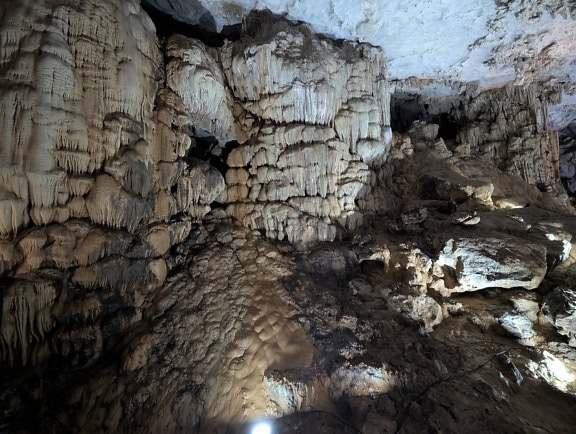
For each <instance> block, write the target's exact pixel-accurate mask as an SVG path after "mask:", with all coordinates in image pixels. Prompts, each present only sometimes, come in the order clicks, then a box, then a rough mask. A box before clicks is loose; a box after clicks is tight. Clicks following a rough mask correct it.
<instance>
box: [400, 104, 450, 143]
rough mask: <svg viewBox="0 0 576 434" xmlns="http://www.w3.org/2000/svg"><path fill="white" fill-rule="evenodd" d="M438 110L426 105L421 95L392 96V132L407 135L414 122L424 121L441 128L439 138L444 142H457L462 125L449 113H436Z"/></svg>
mask: <svg viewBox="0 0 576 434" xmlns="http://www.w3.org/2000/svg"><path fill="white" fill-rule="evenodd" d="M436 110H437V108H435V107H433V106H432V105H431V104H429V103H425V102H424V101H423V99H422V97H421V96H420V95H412V94H403V93H398V94H392V95H391V98H390V122H391V126H392V130H393V131H396V132H398V133H402V134H405V133H406V132H408V130H409V129H410V127H411V126H412V123H413V122H414V121H424V122H428V123H432V124H437V125H438V126H439V129H438V136H439V137H442V138H443V139H444V140H456V138H457V137H458V131H459V129H460V124H459V122H458V120H457V119H456V118H455V117H454V116H453V115H452V114H451V113H449V112H436Z"/></svg>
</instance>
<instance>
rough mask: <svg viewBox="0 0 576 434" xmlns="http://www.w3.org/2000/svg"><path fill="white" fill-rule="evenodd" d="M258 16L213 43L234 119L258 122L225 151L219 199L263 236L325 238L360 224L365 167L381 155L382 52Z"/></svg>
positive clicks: (385, 113)
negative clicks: (240, 33)
mask: <svg viewBox="0 0 576 434" xmlns="http://www.w3.org/2000/svg"><path fill="white" fill-rule="evenodd" d="M250 20H253V21H254V24H253V25H252V24H251V21H250ZM257 20H262V22H268V21H267V20H270V18H267V17H266V16H265V15H263V16H257V17H252V18H250V19H249V22H248V23H247V30H246V32H245V35H244V38H243V39H242V40H241V41H239V42H229V43H227V44H226V45H225V46H224V47H223V49H222V54H221V57H222V64H223V67H224V72H225V74H226V78H227V82H228V83H229V84H230V87H231V90H232V93H233V95H234V97H235V98H237V100H238V101H239V103H240V105H241V106H242V107H243V109H244V111H245V113H246V114H244V115H241V116H244V119H245V120H242V117H241V118H240V119H239V121H240V122H244V123H246V122H248V123H247V124H246V125H250V123H251V121H250V119H252V118H254V117H255V118H257V119H260V120H261V121H260V123H259V124H257V125H254V126H253V127H252V129H251V130H250V132H249V133H248V134H249V135H250V136H251V137H252V139H251V140H250V141H249V142H247V143H246V144H245V145H243V146H240V147H238V148H235V149H234V150H233V151H232V152H231V153H230V155H229V157H228V165H229V166H230V167H231V169H230V170H229V171H228V173H227V175H226V178H227V180H228V181H229V184H228V185H227V189H226V193H225V194H224V195H223V196H222V198H221V200H222V201H224V202H226V203H228V207H227V212H228V214H229V215H232V216H234V217H235V218H236V219H238V220H239V221H241V222H242V223H243V224H245V225H247V226H249V227H251V228H254V229H263V230H265V231H266V233H267V235H268V236H270V237H272V238H277V239H285V238H286V239H288V240H289V241H292V242H305V243H307V242H314V241H326V240H333V239H334V238H335V236H336V233H337V231H336V229H337V227H344V228H346V229H348V230H353V229H355V228H356V227H357V226H358V225H359V224H360V222H361V221H362V210H361V209H360V206H359V202H360V201H361V200H362V199H364V198H365V197H366V196H367V194H368V191H369V190H370V189H371V187H372V183H373V181H372V179H373V178H374V172H373V171H372V170H371V169H370V167H371V166H373V165H376V164H378V163H382V162H383V161H384V160H385V159H386V156H387V154H388V150H389V143H390V141H391V138H392V137H391V131H390V127H389V125H390V120H389V95H390V94H389V86H388V82H387V79H386V68H385V59H384V55H383V52H382V51H381V50H378V49H376V48H374V47H370V46H368V45H363V44H356V43H350V42H345V43H344V45H343V46H342V47H338V46H336V45H335V44H333V43H331V42H329V41H327V40H322V39H320V38H318V37H317V36H315V35H312V34H311V33H310V31H309V29H308V28H307V27H305V26H303V25H298V26H295V25H291V24H289V23H287V22H285V21H279V22H272V21H270V22H269V25H262V22H258V21H257ZM372 206H374V205H372ZM316 227H317V228H318V229H315V228H316Z"/></svg>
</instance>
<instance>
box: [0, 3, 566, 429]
mask: <svg viewBox="0 0 576 434" xmlns="http://www.w3.org/2000/svg"><path fill="white" fill-rule="evenodd" d="M360 3H361V4H362V5H366V4H367V3H366V2H364V3H362V2H360ZM172 4H173V5H178V4H179V3H177V2H172ZM218 4H219V3H218V2H214V3H213V5H216V6H217V5H218ZM298 4H300V3H298ZM194 5H195V13H197V14H199V15H200V16H201V18H200V20H201V21H202V22H203V23H205V24H206V23H208V22H209V21H210V16H209V14H207V13H205V12H206V11H205V10H202V6H201V3H195V4H194ZM320 5H321V4H320ZM341 5H342V4H341V3H338V2H336V3H334V10H336V9H338V8H340V7H341ZM446 5H447V3H442V2H441V3H440V4H438V5H436V6H435V7H436V8H437V9H435V11H436V10H440V11H443V13H444V14H446V13H448V12H449V11H450V9H449V8H448V9H446V8H445V7H444V6H446ZM216 6H215V7H216ZM524 6H525V7H524V9H522V13H521V14H520V15H519V18H518V19H519V20H520V21H522V22H524V21H526V20H528V21H529V20H530V19H532V18H530V17H531V16H532V15H534V14H537V12H538V11H537V10H536V9H537V8H535V7H533V6H530V5H524ZM545 6H546V5H545V4H542V7H545ZM176 7H178V6H176ZM383 7H389V5H386V6H383ZM412 7H413V5H412V4H410V5H408V6H407V8H408V9H410V8H412ZM427 7H428V6H427ZM429 7H430V8H433V7H434V6H429ZM458 7H462V6H461V5H460V6H458ZM467 7H469V6H467ZM519 7H520V6H519V3H518V2H508V3H507V5H501V6H499V10H500V12H502V13H501V14H500V15H498V17H499V19H501V18H502V19H505V18H506V17H507V16H508V15H507V14H508V13H514V12H506V11H514V10H516V11H518V10H519ZM296 9H297V8H296ZM357 9H358V10H356V9H355V10H354V12H356V13H358V14H364V13H367V12H366V11H361V10H360V9H361V8H357ZM472 9H474V7H472ZM227 10H228V12H229V13H234V14H239V15H241V14H242V10H239V9H238V8H235V7H234V5H228V8H227ZM459 10H461V9H455V10H452V12H453V13H456V12H457V11H459ZM183 11H184V9H182V10H181V12H183ZM347 11H348V12H350V8H349V6H348V8H347ZM483 11H484V9H478V10H477V11H476V12H479V13H481V14H482V13H484V12H483ZM429 12H433V11H432V9H430V10H429ZM500 12H499V13H500ZM548 12H549V13H550V16H548V15H546V16H540V17H536V16H535V18H533V20H534V26H535V28H541V26H544V25H549V24H558V23H559V22H560V21H561V20H560V19H559V18H558V16H557V15H555V14H556V12H557V7H548ZM331 13H333V12H331ZM552 15H554V17H552ZM326 16H330V14H327V15H326ZM348 16H349V15H346V17H348ZM378 16H381V15H378ZM382 16H384V15H382ZM443 18H446V19H447V16H444V15H443ZM346 19H349V18H346ZM411 20H412V21H414V22H415V23H417V22H419V21H418V20H415V19H414V17H413V16H412V17H411ZM424 21H426V20H424ZM432 21H433V20H432ZM426 22H427V23H428V21H426ZM479 22H481V20H479ZM0 23H1V26H0V32H1V33H0V35H1V37H0V43H1V44H2V51H1V53H2V54H1V56H3V57H2V59H1V63H0V77H1V79H0V97H1V98H0V106H1V108H2V110H1V111H0V113H2V114H1V115H0V126H1V127H2V133H1V134H2V141H1V142H0V157H2V158H1V159H0V169H1V170H0V178H1V179H2V182H1V188H0V189H1V192H0V207H1V212H0V294H2V298H1V304H2V308H1V310H0V368H1V369H0V431H2V432H3V431H8V432H50V433H56V432H58V433H61V432H66V431H71V432H206V433H225V432H245V431H247V430H248V429H250V428H251V426H252V423H253V422H254V421H256V420H257V419H260V418H262V417H268V418H270V419H273V420H274V424H275V428H277V432H279V433H280V432H290V430H293V428H294V427H298V429H300V430H301V431H302V432H319V433H320V432H330V433H337V432H351V431H352V432H358V430H361V429H364V430H365V431H367V432H382V431H387V430H388V431H393V432H407V433H410V432H425V431H429V430H437V431H440V430H442V431H450V432H462V431H463V430H470V431H473V432H518V431H520V432H532V431H535V430H541V429H546V430H548V431H550V432H569V431H570V430H572V429H573V426H574V425H575V424H576V421H575V420H574V415H575V414H576V412H575V411H574V408H576V402H575V400H574V396H573V394H574V392H575V390H576V389H575V383H574V381H575V380H576V351H574V348H573V347H572V346H570V345H568V344H566V342H565V341H566V339H568V341H569V343H570V344H572V343H573V342H572V340H573V337H574V336H573V316H574V315H573V310H574V309H573V306H572V304H573V303H572V302H573V300H572V298H573V297H572V295H571V293H570V291H571V290H567V289H565V290H562V291H561V294H559V291H558V290H554V291H550V289H551V288H555V287H557V286H558V282H562V283H563V285H562V286H561V287H566V288H570V287H572V286H573V284H574V283H576V272H575V271H574V270H575V267H574V265H575V264H576V251H575V249H573V248H572V247H573V242H572V240H573V238H574V235H576V219H575V218H574V217H573V216H570V215H567V214H570V213H573V212H574V211H573V209H571V208H570V207H569V204H568V202H567V201H566V200H565V197H562V195H561V194H559V192H558V191H557V190H555V186H556V185H557V181H558V180H557V163H556V162H557V160H558V158H557V155H558V154H557V147H556V146H557V142H556V138H555V136H554V135H553V134H550V133H549V132H548V131H547V130H546V125H545V118H546V113H545V112H546V108H545V104H546V102H547V101H550V100H551V99H550V98H552V99H553V97H554V95H551V96H550V98H549V95H546V92H547V91H542V90H541V89H540V88H538V87H537V86H535V85H529V83H528V82H529V81H531V80H532V79H533V78H535V77H537V76H539V74H540V72H541V71H542V70H541V69H538V68H536V69H535V70H532V69H530V64H532V63H534V62H535V61H536V62H537V61H538V59H536V60H535V59H533V58H530V59H529V61H526V62H525V64H524V66H526V68H524V67H523V66H522V67H521V68H519V64H516V63H515V64H514V67H516V68H517V69H516V72H517V74H518V77H517V84H519V83H522V86H523V87H517V88H513V87H510V86H509V87H505V88H502V89H496V90H491V91H487V92H484V93H482V92H481V91H480V88H476V90H473V91H472V90H470V89H471V87H472V88H473V87H474V86H471V87H466V88H465V89H464V90H463V91H462V93H461V94H460V96H459V97H458V98H459V99H458V101H459V102H462V106H460V104H458V105H457V106H454V108H453V109H446V110H445V111H444V112H443V113H449V112H451V113H452V114H453V115H454V116H456V118H457V120H458V122H459V123H456V124H455V125H453V126H454V128H455V129H456V131H453V134H452V135H450V134H447V133H446V129H445V127H446V124H443V123H442V122H443V121H442V118H439V120H440V121H442V122H440V123H438V124H436V123H434V122H432V123H431V122H426V119H420V122H415V123H413V122H412V121H413V120H414V119H410V122H409V123H407V128H406V130H405V133H395V134H394V135H392V134H391V130H390V107H389V101H388V100H389V94H390V83H389V80H388V77H387V74H388V70H387V64H386V62H387V61H385V59H384V52H383V51H382V50H381V49H380V48H378V47H374V46H370V45H367V44H360V43H357V42H350V41H332V40H327V39H325V38H321V37H319V36H317V35H314V34H313V33H312V32H311V31H310V29H309V28H308V27H307V26H305V25H301V24H294V23H289V22H287V21H286V20H281V19H277V18H273V17H271V16H270V15H269V14H256V15H251V16H250V17H249V18H248V19H247V20H246V21H245V22H244V26H243V27H244V28H243V30H242V31H241V32H240V33H239V34H238V37H239V39H237V40H234V41H227V42H225V43H224V45H223V47H220V48H218V47H208V46H207V45H206V44H204V43H202V42H200V41H198V40H194V39H190V38H187V37H184V36H172V37H167V38H161V39H160V40H158V39H156V36H155V35H154V28H153V25H152V23H151V21H150V19H149V18H148V17H147V16H146V14H145V13H144V12H143V11H142V10H141V9H140V6H139V4H138V3H137V2H119V1H116V0H107V1H105V2H100V3H98V4H96V3H90V2H88V3H86V2H83V3H82V4H81V5H80V4H78V5H76V4H72V3H70V4H68V3H66V4H61V2H56V1H52V0H46V1H45V2H44V3H41V4H32V3H31V2H24V3H22V2H20V3H19V4H18V5H17V6H13V5H9V6H7V5H5V4H2V5H0ZM500 24H502V23H500ZM366 25H369V22H367V23H366ZM406 28H407V29H408V28H409V27H406ZM439 29H440V28H439ZM493 30H495V33H496V36H495V37H496V38H498V37H499V36H498V35H501V34H500V33H498V32H503V31H504V30H503V28H500V29H498V28H494V29H493ZM570 31H571V29H567V31H566V34H567V35H568V36H569V33H570ZM510 32H511V33H514V30H513V29H512V30H510ZM471 33H473V32H471ZM547 35H548V34H542V38H541V39H542V40H540V39H538V38H536V39H537V40H532V39H531V42H534V44H533V45H534V46H535V47H536V48H537V49H539V48H538V47H539V44H540V43H543V42H546V41H547V39H546V38H548V36H547ZM419 36H420V35H418V37H419ZM468 36H469V35H466V37H468ZM407 39H408V38H403V39H402V40H403V41H404V40H407ZM415 40H417V37H415ZM560 40H563V39H562V38H559V39H558V41H560ZM160 41H161V42H160ZM412 42H413V41H412ZM492 42H494V41H492ZM492 42H489V44H490V43H492ZM500 42H502V41H501V40H500ZM521 42H522V40H521V39H519V40H518V41H517V43H516V42H513V46H511V47H509V48H510V50H509V51H508V52H507V51H499V50H496V51H494V52H493V53H492V54H493V55H495V56H496V55H498V56H501V59H500V60H498V62H501V61H502V62H504V60H506V59H508V58H509V57H510V56H512V55H514V56H517V55H520V54H521V53H520V52H521V51H522V45H521ZM482 44H484V42H482V43H480V44H479V45H482ZM567 47H569V45H567ZM390 48H391V50H394V49H395V48H396V46H394V47H390ZM423 48H426V47H423ZM484 48H486V45H484ZM418 49H420V47H418ZM472 50H474V48H472ZM555 50H560V49H559V48H558V47H555V46H551V47H550V52H551V53H552V54H551V62H552V63H550V65H553V64H554V59H556V57H557V56H556V55H557V54H558V53H556V51H555ZM431 51H432V52H433V50H431ZM492 54H491V55H492ZM454 56H455V57H457V56H459V54H458V53H454ZM455 57H454V58H455ZM454 58H453V59H452V60H454ZM566 59H567V61H568V59H569V56H566ZM405 60H406V61H409V60H410V59H408V58H407V59H405ZM449 60H450V59H448V60H446V61H449ZM556 60H557V59H556ZM398 61H399V59H398V58H391V59H389V61H388V62H389V64H392V65H397V64H398ZM400 61H402V59H400ZM520 66H521V65H520ZM546 67H547V66H546ZM466 68H468V66H466ZM483 68H484V67H483ZM485 68H488V69H489V68H492V66H490V65H485ZM522 68H524V69H522ZM496 69H498V68H496ZM464 72H465V71H462V73H463V74H464ZM500 72H502V71H500ZM430 73H434V71H431V72H430ZM488 78H490V77H488ZM418 80H419V79H414V80H407V81H406V82H404V83H398V82H397V83H395V84H394V86H396V88H397V89H399V88H400V87H402V86H404V87H403V89H404V90H405V91H407V89H408V87H409V86H415V87H422V88H424V87H425V85H424V84H422V83H423V82H419V81H418ZM446 83H447V82H446ZM428 84H429V85H431V86H432V85H433V83H432V84H431V83H428ZM446 85H447V86H448V84H446ZM437 90H441V89H439V88H438V87H437ZM539 97H541V98H542V100H540V99H539ZM436 108H438V107H436ZM450 110H452V111H450ZM406 120H407V119H406ZM416 120H418V119H416ZM458 137H460V138H459V139H458ZM198 157H203V158H205V159H207V160H209V161H210V163H213V164H214V166H212V165H211V164H210V163H209V162H207V161H203V160H202V159H201V158H198ZM535 159H536V160H538V161H540V163H541V164H540V165H537V164H532V163H533V160H535ZM515 163H518V164H517V165H515ZM216 167H218V169H216ZM500 169H504V170H505V172H503V171H502V170H500ZM222 173H224V174H225V176H223V175H222ZM526 181H529V182H531V183H533V184H534V183H536V184H538V187H539V188H538V187H537V186H535V185H531V184H529V183H527V182H526ZM549 186H551V187H552V188H551V189H550V190H552V191H546V190H548V187H549ZM543 190H544V191H543ZM214 202H216V204H215V203H214ZM361 223H362V224H361ZM260 232H263V233H260ZM335 238H338V240H337V241H336V240H335ZM280 240H283V241H280ZM286 240H288V242H287V241H286ZM322 240H330V241H333V242H332V243H329V244H328V243H317V242H318V241H322ZM304 248H306V249H304ZM510 287H516V288H514V289H511V288H510ZM518 287H519V288H518ZM453 292H458V296H457V297H453V296H452V295H453V294H452V293H453ZM558 300H559V301H558ZM510 319H511V321H510ZM506 328H508V332H507V333H504V331H505V330H504V329H506ZM529 328H530V329H531V330H532V334H531V335H530V333H529V332H528V329H529ZM511 332H512V335H513V336H512V337H511V336H510V333H511ZM524 346H531V348H524ZM543 410H545V411H543Z"/></svg>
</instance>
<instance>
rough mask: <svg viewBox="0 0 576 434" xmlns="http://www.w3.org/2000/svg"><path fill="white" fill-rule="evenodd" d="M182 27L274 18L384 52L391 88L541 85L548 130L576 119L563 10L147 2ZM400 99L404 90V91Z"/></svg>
mask: <svg viewBox="0 0 576 434" xmlns="http://www.w3.org/2000/svg"><path fill="white" fill-rule="evenodd" d="M145 3H147V4H148V6H151V7H153V8H155V9H157V10H159V11H162V12H164V13H166V14H168V15H170V16H172V17H173V18H174V19H176V20H178V21H181V22H183V23H187V24H192V25H197V26H200V27H201V28H203V29H205V30H209V31H214V32H220V31H222V29H224V28H226V26H230V25H234V24H238V23H241V22H242V20H243V19H244V17H245V16H246V15H247V14H248V13H249V12H250V11H252V10H262V9H269V10H270V11H272V12H273V13H275V14H279V15H283V16H286V17H287V18H288V19H290V20H294V21H302V22H306V23H308V24H309V25H311V27H312V29H313V30H314V31H315V32H317V33H320V34H323V35H326V36H328V37H331V38H336V39H351V40H359V41H361V42H368V43H370V44H373V45H376V46H381V47H383V48H384V50H385V52H386V55H387V59H388V71H389V75H390V78H391V79H393V80H406V79H409V78H412V79H414V78H417V79H420V81H419V82H418V84H417V86H413V87H412V88H410V91H411V92H415V93H420V94H423V95H424V96H426V97H430V98H433V99H438V98H440V99H442V98H447V97H448V98H449V97H451V96H453V95H456V94H458V93H459V92H462V85H463V83H467V84H468V85H469V86H470V85H472V86H474V87H477V88H478V89H480V90H483V89H489V88H494V87H500V86H502V85H503V84H505V83H510V82H513V83H516V84H527V83H530V82H533V81H536V80H537V81H541V82H543V83H544V84H545V85H546V86H551V87H554V88H555V89H557V90H558V91H559V92H561V93H562V101H561V103H560V104H554V105H552V106H551V107H550V111H549V122H550V126H551V127H552V128H560V127H563V126H565V125H566V124H568V123H569V122H571V121H572V120H574V118H576V85H575V83H576V49H575V48H576V25H575V19H574V18H575V17H576V5H575V4H574V2H572V1H559V0H538V1H526V0H511V1H506V0H478V1H474V2H462V1H458V0H439V1H434V2H429V1H421V0H409V1H386V0H360V1H356V2H350V1H347V0H314V1H311V0H285V1H282V0H232V1H230V0H146V1H145ZM403 89H406V88H405V87H403Z"/></svg>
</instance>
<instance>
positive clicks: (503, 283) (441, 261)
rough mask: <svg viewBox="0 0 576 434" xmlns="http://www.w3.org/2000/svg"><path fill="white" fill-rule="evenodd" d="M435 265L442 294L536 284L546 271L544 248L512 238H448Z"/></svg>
mask: <svg viewBox="0 0 576 434" xmlns="http://www.w3.org/2000/svg"><path fill="white" fill-rule="evenodd" d="M435 266H437V267H440V268H441V269H442V270H443V274H444V276H443V285H441V286H440V291H441V292H442V293H444V294H452V293H456V292H466V291H477V290H479V289H484V288H491V287H497V288H514V287H522V288H526V289H534V288H536V287H537V286H538V285H539V284H540V283H541V282H542V280H543V279H544V275H545V274H546V270H547V265H546V251H545V249H544V248H543V247H542V246H540V245H538V244H535V243H530V242H526V241H523V240H518V239H513V238H474V239H466V238H461V239H451V240H449V241H447V242H446V243H445V245H444V247H443V248H442V250H441V252H440V254H439V255H438V258H437V259H436V261H435Z"/></svg>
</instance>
